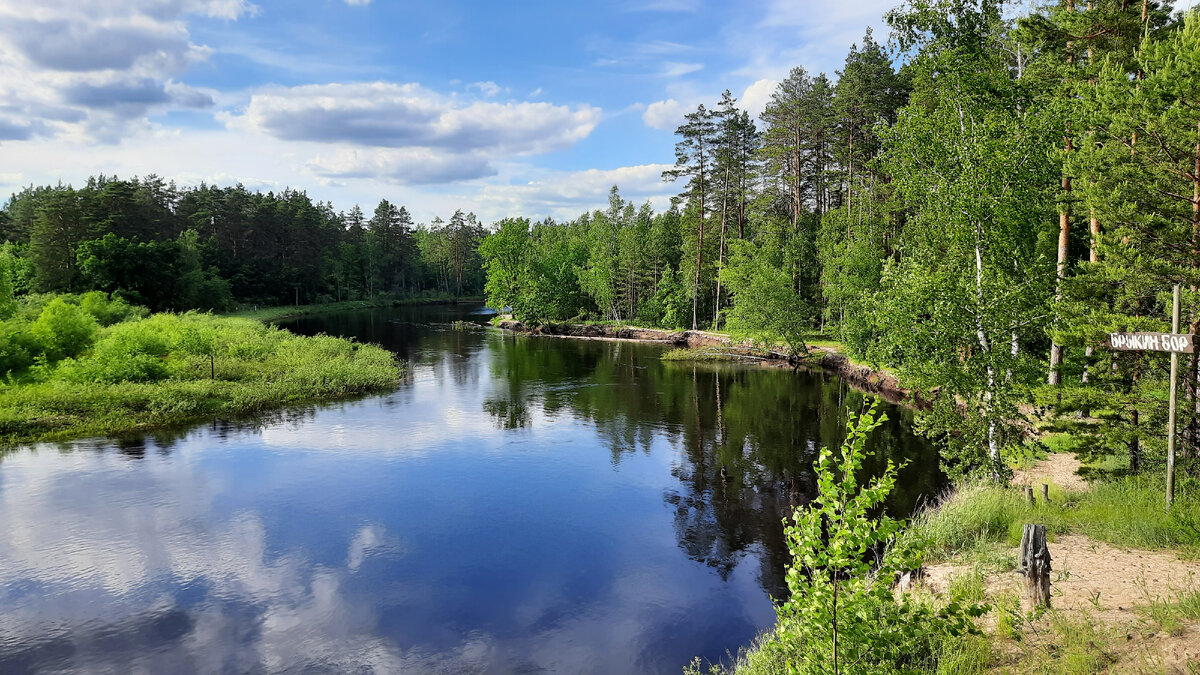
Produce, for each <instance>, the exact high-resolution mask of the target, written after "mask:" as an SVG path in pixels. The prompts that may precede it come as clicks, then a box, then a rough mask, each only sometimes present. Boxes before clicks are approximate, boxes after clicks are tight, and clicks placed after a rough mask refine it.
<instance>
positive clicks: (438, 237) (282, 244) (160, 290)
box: [0, 175, 483, 311]
mask: <svg viewBox="0 0 1200 675" xmlns="http://www.w3.org/2000/svg"><path fill="white" fill-rule="evenodd" d="M482 236H483V226H482V225H481V224H480V223H479V222H478V221H477V219H476V218H475V215H474V214H471V213H467V214H464V213H463V212H462V211H455V212H454V214H453V215H452V216H450V219H449V220H448V221H443V220H442V219H440V218H435V219H434V221H433V222H431V223H429V224H428V225H417V224H415V223H414V222H413V219H412V216H411V215H410V214H409V212H408V210H407V209H406V208H405V207H403V206H400V205H397V204H393V203H391V202H389V201H388V200H386V199H384V200H381V201H380V202H379V204H378V206H376V207H375V210H374V212H373V213H372V214H371V216H370V217H367V216H366V214H365V213H364V212H363V211H362V209H360V208H359V207H358V206H355V207H354V208H352V209H350V210H349V211H348V212H344V213H338V212H336V211H334V209H333V207H332V206H331V205H330V204H329V203H320V202H314V201H313V200H312V199H311V198H309V196H308V195H307V194H306V193H304V192H301V191H297V190H292V189H286V190H283V191H281V192H279V193H274V192H267V193H261V192H253V191H250V190H247V189H246V188H245V187H244V186H242V185H237V186H234V187H224V188H223V187H217V186H213V185H204V184H202V185H200V186H198V187H195V188H180V187H178V186H177V185H176V184H175V183H174V182H171V181H167V180H164V179H162V178H160V177H158V176H153V175H150V176H145V177H142V178H133V179H129V180H121V179H119V178H117V177H115V176H96V177H93V178H90V179H89V180H88V181H87V184H86V185H84V186H82V187H79V188H74V187H71V186H69V185H62V184H59V185H55V186H42V187H34V186H30V187H28V188H25V189H24V190H22V191H20V192H18V193H17V194H14V195H13V196H12V197H11V198H10V199H9V200H8V202H7V204H6V205H5V207H4V209H3V210H0V242H5V243H4V244H3V245H4V249H3V252H2V253H0V266H3V267H4V268H5V270H6V272H7V274H6V275H4V276H6V278H7V281H8V284H10V286H11V291H12V292H14V293H15V294H17V295H24V294H27V293H64V292H65V293H73V292H74V293H78V292H87V291H103V292H105V293H117V294H119V295H120V296H121V297H122V298H124V299H125V300H126V301H128V302H131V303H133V304H137V305H141V306H145V307H148V308H149V309H151V310H154V311H163V310H172V311H180V310H188V309H202V310H204V309H212V310H224V309H229V308H231V307H233V306H235V305H247V304H262V305H281V304H288V305H290V304H314V303H322V302H332V301H339V300H355V299H362V298H374V297H378V296H380V295H382V294H390V295H393V296H396V297H401V296H431V295H432V296H445V297H459V296H478V295H479V294H480V293H481V290H482V286H483V278H482V272H481V269H480V262H479V254H478V242H479V240H480V238H481V237H482Z"/></svg>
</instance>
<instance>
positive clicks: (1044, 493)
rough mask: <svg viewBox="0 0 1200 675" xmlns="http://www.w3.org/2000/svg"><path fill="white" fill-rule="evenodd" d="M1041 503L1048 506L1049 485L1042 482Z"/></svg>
mask: <svg viewBox="0 0 1200 675" xmlns="http://www.w3.org/2000/svg"><path fill="white" fill-rule="evenodd" d="M1042 503H1043V504H1045V505H1046V506H1050V486H1049V485H1046V484H1045V483H1042Z"/></svg>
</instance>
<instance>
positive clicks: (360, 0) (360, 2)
mask: <svg viewBox="0 0 1200 675" xmlns="http://www.w3.org/2000/svg"><path fill="white" fill-rule="evenodd" d="M345 2H346V4H347V5H350V6H351V7H365V6H367V5H369V4H371V0H345Z"/></svg>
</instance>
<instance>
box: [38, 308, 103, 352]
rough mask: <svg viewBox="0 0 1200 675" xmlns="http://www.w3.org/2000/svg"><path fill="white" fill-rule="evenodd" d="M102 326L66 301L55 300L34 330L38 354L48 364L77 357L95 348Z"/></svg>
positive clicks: (46, 309) (43, 310) (39, 317)
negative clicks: (86, 350) (90, 348)
mask: <svg viewBox="0 0 1200 675" xmlns="http://www.w3.org/2000/svg"><path fill="white" fill-rule="evenodd" d="M97 328H98V326H97V324H96V319H95V318H94V317H93V316H92V315H91V314H88V313H87V312H85V311H83V310H82V309H80V308H79V307H77V306H75V305H71V304H68V303H67V302H65V301H64V300H63V299H62V298H55V299H53V300H51V301H50V302H49V303H47V304H46V306H45V307H44V308H43V309H42V313H41V315H40V316H38V319H37V321H35V322H34V323H33V326H32V327H31V328H30V331H29V333H30V336H31V337H32V339H33V345H35V349H36V353H40V354H42V355H44V356H45V357H46V360H47V361H58V360H60V359H64V358H68V357H72V356H76V355H78V354H80V353H82V352H83V351H84V350H85V349H87V348H88V347H91V346H92V341H93V340H94V339H95V337H96V330H97Z"/></svg>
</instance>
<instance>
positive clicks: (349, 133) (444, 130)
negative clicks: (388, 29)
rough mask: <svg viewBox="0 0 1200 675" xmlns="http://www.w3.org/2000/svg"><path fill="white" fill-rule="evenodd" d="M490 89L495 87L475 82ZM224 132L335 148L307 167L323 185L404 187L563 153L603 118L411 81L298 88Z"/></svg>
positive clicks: (261, 97)
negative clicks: (460, 94)
mask: <svg viewBox="0 0 1200 675" xmlns="http://www.w3.org/2000/svg"><path fill="white" fill-rule="evenodd" d="M474 86H477V87H478V88H480V89H482V90H484V91H485V92H492V91H495V92H498V91H499V87H498V85H496V84H495V83H491V82H484V83H476V85H474ZM221 117H222V118H223V119H224V120H225V121H226V124H227V126H228V127H229V128H231V129H242V130H248V131H253V132H255V133H259V134H263V135H266V136H270V137H272V138H276V139H279V140H284V141H299V142H312V143H319V144H324V145H329V146H333V148H334V149H333V150H330V151H327V152H323V153H321V154H320V155H319V156H317V157H313V158H312V159H311V160H310V161H309V162H308V166H309V167H310V168H311V169H312V170H313V171H314V172H316V173H317V174H319V175H321V176H324V177H326V178H337V177H360V178H361V177H369V176H374V177H379V178H382V179H385V180H389V181H392V182H397V183H403V184H422V183H425V184H428V183H445V182H452V181H457V180H467V179H472V178H479V177H483V176H490V175H494V174H495V173H496V171H495V169H494V168H492V166H491V161H493V160H497V159H504V158H509V157H519V156H524V155H535V154H541V153H545V152H551V151H555V150H562V149H564V148H568V147H571V146H572V145H574V144H575V143H577V142H579V141H581V140H583V139H584V138H586V137H587V136H588V135H589V134H590V133H591V132H592V129H594V128H595V126H596V124H598V123H599V121H600V118H601V113H600V110H599V109H598V108H593V107H591V106H586V105H585V106H578V107H575V108H571V107H568V106H561V105H552V104H550V103H541V102H523V103H519V102H507V103H499V102H492V101H470V100H466V101H464V100H461V99H459V98H456V97H454V96H445V95H442V94H439V93H437V92H434V91H432V90H429V89H427V88H425V87H422V86H421V85H419V84H415V83H409V84H395V83H390V82H373V83H350V84H336V83H335V84H321V85H303V86H297V87H291V88H274V89H268V90H265V91H262V92H259V93H255V94H253V95H252V96H251V98H250V102H249V104H248V105H247V106H246V107H245V110H244V111H243V112H242V113H241V114H222V115H221Z"/></svg>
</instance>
